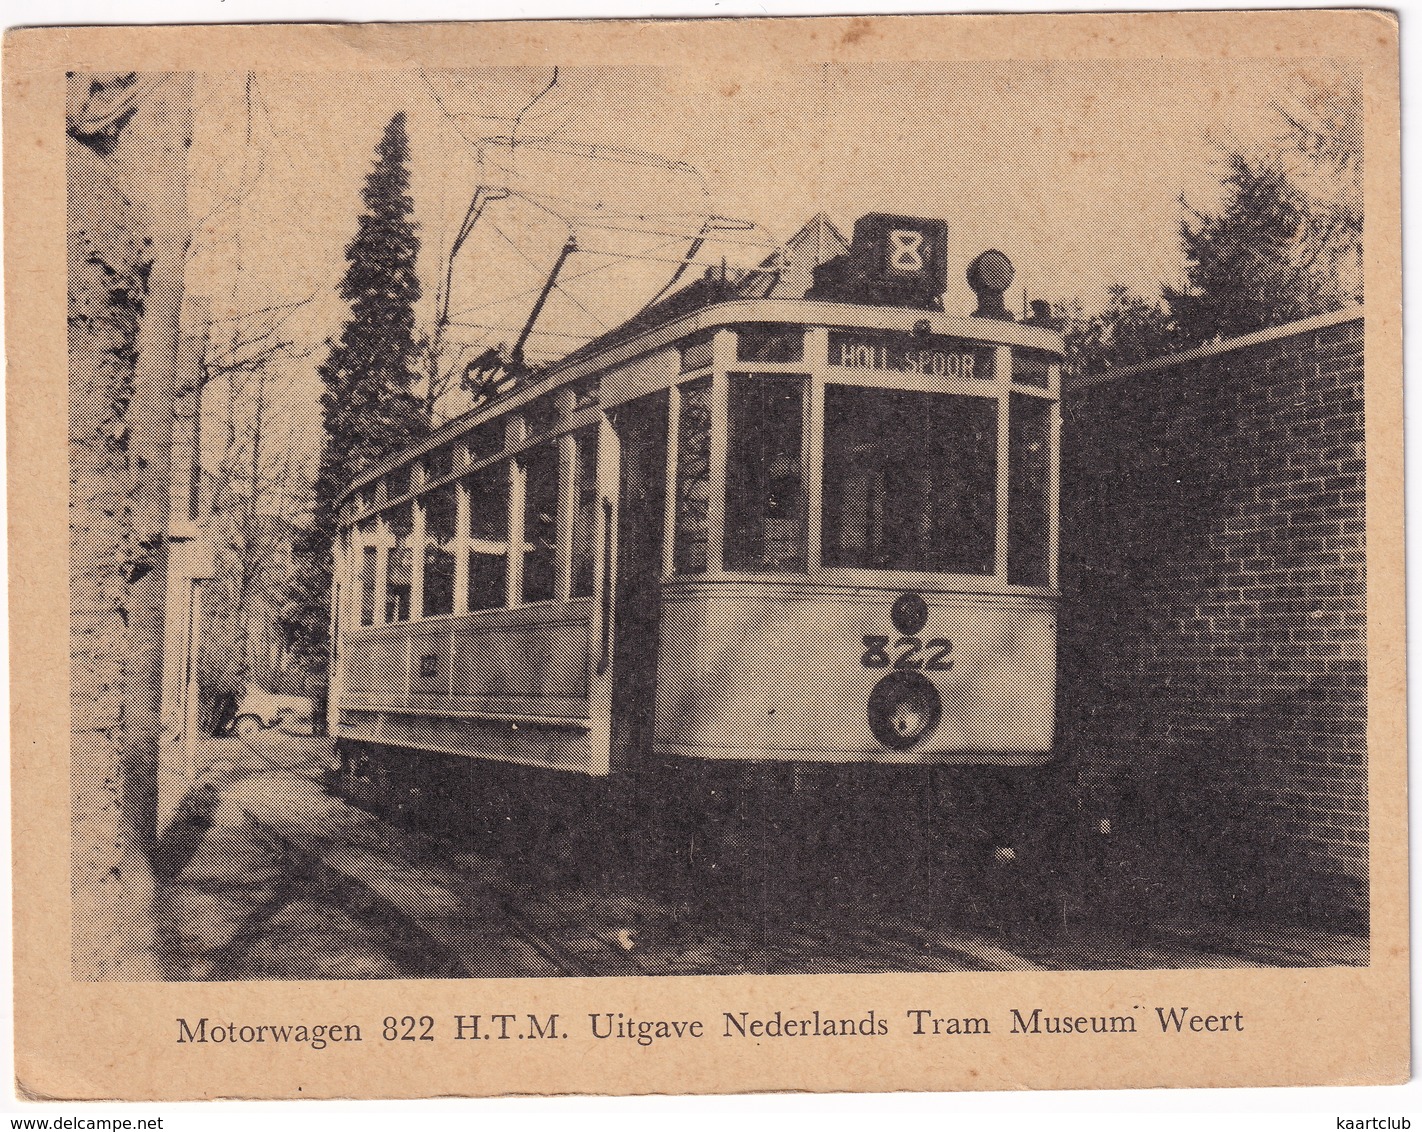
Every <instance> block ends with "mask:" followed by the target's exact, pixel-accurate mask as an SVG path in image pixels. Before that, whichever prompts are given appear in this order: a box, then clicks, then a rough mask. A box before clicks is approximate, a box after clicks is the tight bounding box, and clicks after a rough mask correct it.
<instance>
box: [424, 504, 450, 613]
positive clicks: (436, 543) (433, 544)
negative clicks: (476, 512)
mask: <svg viewBox="0 0 1422 1132" xmlns="http://www.w3.org/2000/svg"><path fill="white" fill-rule="evenodd" d="M422 502H423V503H424V506H425V550H424V564H423V569H424V572H425V587H424V594H425V597H424V604H425V609H424V615H425V616H426V617H434V616H437V615H438V614H441V613H453V612H454V538H455V527H456V511H455V507H456V504H455V498H454V487H453V485H449V486H446V487H441V488H436V489H435V490H434V491H432V492H430V493H429V494H428V495H426V496H425V497H424V499H423V500H422Z"/></svg>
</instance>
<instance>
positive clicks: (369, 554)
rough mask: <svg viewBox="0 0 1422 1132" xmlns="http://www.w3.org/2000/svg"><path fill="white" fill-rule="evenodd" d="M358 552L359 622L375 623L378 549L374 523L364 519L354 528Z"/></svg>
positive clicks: (371, 520) (364, 623)
mask: <svg viewBox="0 0 1422 1132" xmlns="http://www.w3.org/2000/svg"><path fill="white" fill-rule="evenodd" d="M356 537H357V538H358V539H359V545H360V547H361V552H360V623H361V624H362V625H374V624H375V570H376V559H377V558H378V557H379V555H380V549H379V547H377V546H376V545H375V538H376V524H375V520H374V519H366V520H365V521H364V522H363V523H361V524H360V526H358V527H357V528H356Z"/></svg>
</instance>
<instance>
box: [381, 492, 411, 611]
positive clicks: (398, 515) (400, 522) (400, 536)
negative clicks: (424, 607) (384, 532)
mask: <svg viewBox="0 0 1422 1132" xmlns="http://www.w3.org/2000/svg"><path fill="white" fill-rule="evenodd" d="M413 514H414V512H413V506H412V504H410V503H403V504H401V505H400V506H399V507H396V508H395V509H394V510H393V511H390V512H387V513H386V517H385V521H386V522H387V523H389V524H390V534H391V537H392V539H393V540H394V541H393V542H392V544H391V546H390V562H389V564H388V566H387V567H386V569H387V571H388V572H387V574H386V579H385V620H386V621H408V620H409V619H410V582H411V580H412V577H413V574H414V547H413V546H412V545H411V542H410V538H411V535H412V534H413V533H414V524H413V521H412V519H413Z"/></svg>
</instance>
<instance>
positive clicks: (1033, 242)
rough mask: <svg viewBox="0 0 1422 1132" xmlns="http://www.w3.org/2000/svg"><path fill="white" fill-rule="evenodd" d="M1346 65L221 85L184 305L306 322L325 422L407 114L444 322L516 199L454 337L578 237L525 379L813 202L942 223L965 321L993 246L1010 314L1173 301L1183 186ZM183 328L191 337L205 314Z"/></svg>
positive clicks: (318, 79) (839, 213)
mask: <svg viewBox="0 0 1422 1132" xmlns="http://www.w3.org/2000/svg"><path fill="white" fill-rule="evenodd" d="M1328 66H1329V64H1324V63H1320V62H1318V61H1314V60H1287V59H1285V60H1269V61H1261V60H1242V61H1241V60H1235V61H1222V62H1214V63H1210V62H1205V63H1202V62H1201V61H1200V60H1198V59H1192V60H1189V61H1188V62H1185V61H1172V60H1158V61H1156V60H1152V61H1144V62H1062V61H1057V62H1046V63H1036V62H1032V63H1025V62H972V61H935V62H930V63H881V64H872V65H866V66H855V67H848V68H847V67H844V66H841V65H834V64H832V65H828V66H824V65H818V64H816V65H813V66H800V67H791V68H787V69H783V70H774V69H771V68H766V67H764V66H763V64H762V65H759V66H757V67H755V68H750V69H748V70H747V72H746V73H745V74H736V73H734V72H730V73H728V72H724V71H718V72H715V73H712V72H711V70H710V69H701V68H687V67H683V68H657V67H646V68H626V67H622V68H616V69H594V68H561V69H560V70H559V72H558V77H557V82H556V84H554V85H552V86H551V87H550V85H549V84H550V82H551V80H552V77H553V71H552V68H551V67H549V68H538V69H535V68H503V69H500V68H486V69H481V70H470V71H458V72H455V71H430V72H425V71H421V70H410V71H401V72H394V73H390V72H386V73H375V74H371V73H354V72H351V73H335V74H332V73H329V72H326V73H322V74H301V73H294V72H290V71H282V72H257V73H255V74H253V75H252V76H251V80H250V83H249V81H248V76H247V75H246V74H245V73H237V74H227V75H209V76H204V77H202V78H201V79H200V81H199V83H198V90H197V94H196V109H195V115H194V118H195V122H194V145H193V149H192V154H191V160H190V170H191V175H192V184H191V187H190V198H191V200H190V203H191V208H192V211H193V213H194V215H195V216H197V217H199V218H200V224H199V226H198V235H197V238H196V240H195V244H194V250H193V254H192V257H191V260H190V265H189V273H188V290H189V294H190V295H191V296H197V297H199V300H200V302H201V301H202V300H203V299H205V300H206V302H207V303H208V304H209V309H210V310H211V313H212V316H213V317H214V318H216V319H217V320H218V321H217V323H216V325H215V328H214V331H215V338H216V339H217V341H218V342H221V341H222V340H223V338H224V336H226V338H227V339H228V340H229V341H230V337H231V335H232V334H233V333H234V332H236V333H237V334H238V335H239V336H241V335H243V334H250V332H251V331H252V330H254V329H255V330H257V331H261V330H264V329H266V327H267V325H268V324H269V320H270V319H271V318H273V317H276V316H275V315H263V316H257V317H256V318H255V319H253V318H249V317H244V316H245V315H246V314H247V312H252V311H257V310H263V309H265V308H269V307H273V306H281V305H283V304H289V303H302V305H301V306H299V307H295V308H293V309H291V310H289V311H283V312H279V313H280V314H282V315H284V317H285V321H284V322H283V323H282V325H281V327H280V328H279V331H280V333H281V334H282V335H283V336H285V337H288V338H290V339H292V340H293V341H294V342H296V344H297V346H296V349H297V351H298V352H300V351H302V350H309V351H310V352H309V353H306V354H304V355H303V356H301V357H297V358H294V359H290V360H287V361H285V362H284V363H282V365H283V367H284V368H285V375H284V381H285V385H286V387H287V388H289V389H290V391H291V396H292V399H293V404H295V405H300V404H307V405H309V404H310V403H311V402H312V400H313V399H314V397H315V395H316V394H317V393H318V392H319V385H317V384H316V380H315V376H314V370H315V366H316V365H317V364H319V362H320V361H321V359H322V357H323V356H324V352H325V347H324V345H323V343H324V340H325V339H326V338H327V337H333V336H335V335H336V334H337V333H338V332H339V327H340V324H341V321H342V319H343V317H344V315H345V308H344V306H343V304H342V303H341V302H340V300H339V297H338V296H337V294H336V288H337V286H338V283H339V279H340V276H341V274H342V272H343V270H344V267H345V259H344V249H345V247H346V245H347V243H348V242H349V240H350V238H351V236H352V235H353V233H354V231H355V222H356V216H357V215H358V212H359V209H360V207H361V205H360V196H359V194H360V188H361V184H362V182H363V180H364V177H365V175H366V173H367V172H368V171H369V169H370V168H371V164H372V160H373V151H374V147H375V145H376V143H377V141H378V140H379V138H380V135H381V133H382V131H383V130H384V128H385V125H386V123H387V122H388V121H389V119H390V118H391V116H392V115H393V114H394V113H396V112H397V111H401V110H403V111H405V113H406V114H407V118H408V122H409V131H410V140H411V146H410V150H411V157H410V161H411V192H412V196H413V198H414V201H415V219H416V220H417V222H418V223H419V225H420V236H421V239H422V242H423V248H422V252H421V275H422V277H423V278H424V280H425V296H424V299H423V300H422V309H421V312H420V313H421V318H422V320H423V321H425V322H426V323H428V321H429V320H430V319H431V317H432V312H433V309H434V298H435V294H436V289H437V288H436V280H437V279H438V278H439V276H440V274H441V265H442V263H443V259H444V256H445V254H446V252H447V250H448V246H449V243H450V241H451V240H452V238H453V234H454V232H455V231H456V230H457V227H458V224H459V221H460V219H461V218H462V216H463V215H464V212H465V210H466V209H467V208H468V206H469V202H470V198H471V195H472V194H473V192H474V190H475V189H476V187H478V186H480V185H484V186H487V187H491V188H496V189H501V190H503V189H507V190H510V193H509V195H508V196H507V197H505V198H504V199H500V200H495V201H493V202H492V203H491V204H490V205H489V206H488V207H487V209H486V210H485V212H484V213H483V215H482V216H481V219H480V221H479V224H478V225H477V226H476V228H475V230H474V233H473V235H472V236H471V237H470V239H469V241H468V242H467V244H466V245H465V246H464V247H463V249H462V250H461V252H460V255H459V257H458V259H457V261H456V264H455V271H454V276H453V278H454V286H453V289H452V296H451V300H452V310H453V311H454V312H455V322H456V323H458V324H460V325H456V326H454V327H453V328H452V330H451V335H452V337H454V338H455V339H457V340H458V341H461V342H465V343H468V344H469V346H470V347H471V349H472V348H478V349H483V348H484V347H486V346H489V345H494V344H497V343H500V342H503V343H508V342H511V341H512V340H513V339H514V338H515V337H516V336H517V333H518V329H519V327H520V326H521V325H522V324H523V321H524V319H525V318H526V317H527V314H528V312H529V310H530V309H531V307H532V304H533V302H534V299H535V297H536V294H537V291H538V289H539V288H540V286H541V285H542V283H543V281H544V279H545V277H546V276H547V273H548V271H549V269H550V268H551V267H552V264H553V262H554V260H555V259H556V258H557V255H558V252H559V249H560V248H561V247H562V246H563V243H564V242H565V240H567V239H568V238H569V236H570V235H571V236H572V237H573V238H574V239H575V240H576V241H577V245H578V249H579V250H578V251H577V252H576V253H575V254H574V255H573V256H572V257H571V258H570V260H569V261H568V263H567V265H566V267H565V268H564V271H563V274H562V276H561V277H560V287H559V289H558V290H557V291H555V292H554V293H553V295H552V296H551V298H550V300H549V302H548V305H547V307H546V309H545V311H544V313H543V315H542V316H541V318H540V320H539V323H538V328H537V333H536V334H535V335H534V337H533V338H532V339H531V340H530V343H529V347H528V355H529V357H530V358H531V359H533V360H546V359H550V358H554V357H557V356H559V355H561V354H562V353H565V352H567V351H568V350H570V349H572V348H575V347H576V346H577V345H579V344H580V343H581V342H583V341H585V340H586V339H587V338H588V337H591V336H593V335H596V334H598V333H600V332H601V331H602V330H604V329H606V328H608V327H611V326H614V325H616V324H617V323H618V322H620V321H622V320H623V319H625V318H627V317H628V316H630V315H631V314H632V313H634V312H635V311H636V310H637V309H639V308H640V307H641V306H642V305H643V304H644V303H645V302H646V301H647V300H648V299H649V298H651V297H652V296H653V295H654V294H656V292H657V291H658V290H659V289H660V288H661V286H662V285H663V284H664V283H665V282H666V281H667V280H668V279H669V278H670V277H671V274H672V272H673V271H674V270H675V261H676V260H678V259H680V258H681V257H682V256H683V255H684V254H685V253H686V251H687V248H688V246H689V241H690V240H691V238H692V237H693V236H695V235H696V233H697V232H698V231H699V229H700V227H701V224H702V222H703V221H704V220H706V218H707V217H709V216H717V217H721V218H726V219H725V221H717V223H722V224H725V223H727V222H728V221H733V222H734V223H730V224H727V227H728V228H729V229H731V230H729V231H726V232H725V233H724V234H723V235H722V237H721V239H722V241H723V242H721V243H708V244H707V245H706V246H705V247H704V248H703V249H702V251H701V253H700V255H699V256H698V260H699V261H700V262H701V263H703V264H718V263H719V262H720V260H721V258H722V257H723V256H724V257H725V258H726V259H727V261H728V262H729V263H731V264H733V265H750V264H753V263H757V262H760V261H762V260H763V259H765V258H766V257H767V256H769V255H770V254H772V253H773V251H774V249H775V247H776V246H777V245H778V244H779V243H781V242H783V241H784V240H786V239H787V238H789V237H790V236H791V235H793V234H794V232H795V231H796V230H797V229H798V228H799V227H800V226H801V225H802V224H803V223H805V222H806V221H807V220H808V219H809V218H810V217H811V216H813V215H814V214H815V213H816V212H818V211H821V210H823V211H825V212H827V213H828V214H829V216H830V217H831V218H832V219H833V220H834V222H835V223H836V224H837V225H838V226H839V227H840V228H841V230H842V231H843V232H844V233H845V234H846V235H848V234H849V233H850V231H851V229H852V226H853V222H854V220H855V219H856V218H857V217H858V216H860V215H862V214H864V213H866V212H871V211H882V212H896V213H904V214H909V215H919V216H933V217H942V218H945V219H947V221H948V223H949V232H950V235H949V253H950V287H949V292H948V294H947V296H946V298H945V305H946V307H947V309H948V310H950V311H962V312H967V311H969V310H971V309H972V304H973V296H972V294H971V292H970V290H969V289H968V287H967V284H966V282H965V281H964V279H963V270H964V268H965V267H966V266H967V264H968V262H970V261H971V260H972V258H973V257H974V256H976V255H977V254H978V253H979V252H981V251H983V250H986V249H987V248H993V247H995V248H998V249H1000V250H1002V251H1004V252H1006V253H1007V254H1008V256H1009V257H1010V258H1011V259H1012V261H1013V263H1014V264H1015V265H1016V267H1017V283H1016V286H1015V287H1014V294H1013V296H1012V299H1013V302H1014V305H1016V306H1019V307H1020V305H1021V300H1022V291H1023V290H1025V291H1026V292H1027V295H1028V297H1030V298H1045V299H1049V300H1053V301H1056V300H1063V301H1069V300H1072V299H1080V300H1081V301H1082V302H1083V303H1084V304H1085V305H1086V306H1087V307H1088V309H1089V308H1091V307H1093V306H1095V305H1098V304H1099V303H1100V302H1101V300H1102V298H1103V296H1104V293H1105V290H1106V288H1107V287H1108V286H1109V285H1111V284H1113V283H1124V284H1127V285H1129V286H1130V287H1132V288H1133V289H1135V290H1138V291H1141V292H1144V293H1146V294H1148V295H1149V294H1155V293H1157V292H1158V288H1159V286H1160V284H1161V283H1162V282H1170V283H1178V282H1179V279H1180V273H1181V269H1182V262H1181V255H1180V247H1179V236H1178V230H1179V222H1180V219H1181V215H1182V212H1181V203H1180V198H1181V196H1182V194H1183V196H1184V197H1185V199H1186V200H1187V201H1188V202H1189V204H1190V205H1191V206H1193V207H1196V208H1200V209H1204V210H1209V209H1210V208H1213V207H1214V206H1215V205H1216V204H1217V203H1218V199H1219V178H1220V172H1221V165H1222V158H1223V155H1224V153H1225V152H1226V151H1227V149H1228V148H1229V147H1232V146H1243V147H1246V148H1248V147H1253V146H1258V145H1261V144H1266V143H1267V140H1268V139H1269V138H1270V137H1272V136H1274V135H1275V134H1277V132H1278V128H1279V122H1278V118H1277V116H1276V114H1275V113H1274V111H1273V109H1272V107H1273V106H1274V104H1275V103H1277V102H1279V101H1281V100H1282V101H1286V102H1287V101H1288V100H1289V99H1290V97H1291V92H1295V91H1297V90H1298V89H1300V87H1301V86H1303V85H1306V84H1307V83H1309V82H1316V81H1328V80H1329V79H1330V78H1336V75H1334V74H1333V73H1331V72H1330V71H1328V69H1327V68H1328ZM540 92H543V93H542V96H541V97H538V98H537V101H534V99H535V97H536V96H538V95H539V94H540ZM530 103H531V105H530ZM525 108H527V109H526V112H525V114H524V117H523V120H522V122H521V123H520V124H519V126H518V128H517V131H516V134H515V136H516V137H517V139H518V144H517V145H515V146H512V147H511V146H510V145H509V144H508V141H507V140H506V139H507V138H508V137H509V136H510V135H511V133H515V127H514V123H515V120H516V118H517V116H518V114H519V112H520V111H521V110H525ZM498 138H503V139H505V140H504V141H497V140H488V139H498ZM697 270H698V271H699V270H704V268H698V269H697ZM303 300H305V302H303ZM191 309H192V310H194V311H197V312H198V314H195V315H193V316H191V318H190V321H192V320H196V319H197V318H198V317H200V314H201V311H202V309H203V308H202V307H201V306H198V307H194V308H191ZM264 319H265V320H268V321H263V320H264Z"/></svg>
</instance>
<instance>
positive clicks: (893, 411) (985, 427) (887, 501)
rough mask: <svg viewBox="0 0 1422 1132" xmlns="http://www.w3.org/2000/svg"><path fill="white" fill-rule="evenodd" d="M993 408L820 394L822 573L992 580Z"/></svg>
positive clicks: (992, 404) (919, 396)
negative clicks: (827, 569) (846, 569)
mask: <svg viewBox="0 0 1422 1132" xmlns="http://www.w3.org/2000/svg"><path fill="white" fill-rule="evenodd" d="M997 413H998V407H997V402H996V400H993V399H990V398H986V397H960V396H956V395H948V394H940V393H903V392H895V391H892V390H887V389H861V388H855V387H852V386H844V385H830V386H828V387H826V389H825V466H824V527H823V532H824V533H823V551H824V564H825V565H826V566H850V567H856V568H858V569H861V570H915V571H918V572H920V573H939V572H943V573H950V574H980V575H987V574H991V573H993V570H994V563H995V543H996V534H997Z"/></svg>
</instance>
